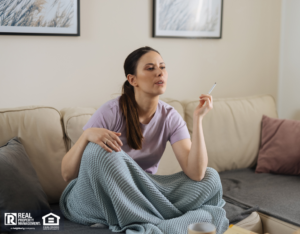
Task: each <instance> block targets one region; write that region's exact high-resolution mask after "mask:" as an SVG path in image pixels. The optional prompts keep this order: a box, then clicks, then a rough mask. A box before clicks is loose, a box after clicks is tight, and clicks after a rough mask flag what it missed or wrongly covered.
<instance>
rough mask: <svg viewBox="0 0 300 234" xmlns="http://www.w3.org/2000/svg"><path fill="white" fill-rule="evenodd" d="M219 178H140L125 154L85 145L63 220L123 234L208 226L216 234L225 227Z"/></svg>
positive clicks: (63, 200) (210, 174)
mask: <svg viewBox="0 0 300 234" xmlns="http://www.w3.org/2000/svg"><path fill="white" fill-rule="evenodd" d="M222 195H223V192H222V184H221V180H220V177H219V173H218V172H217V171H216V170H215V169H213V168H211V167H207V170H206V174H205V177H204V179H203V180H202V181H194V180H191V179H190V178H189V177H188V176H187V175H186V174H185V173H184V172H183V171H180V172H178V173H175V174H172V175H153V174H150V173H147V172H145V171H144V170H143V169H142V168H141V167H140V166H139V165H138V164H137V163H136V162H135V161H134V160H133V159H132V158H131V157H130V156H129V155H128V154H127V153H126V152H124V151H120V152H115V151H113V152H111V153H109V152H107V151H105V150H104V149H103V148H102V147H101V146H99V145H98V144H95V143H93V142H89V143H88V144H87V146H86V148H85V150H84V152H83V155H82V159H81V164H80V168H79V174H78V177H77V178H75V179H73V180H72V181H70V183H69V184H68V185H67V187H66V188H65V190H64V191H63V193H62V195H61V197H60V202H59V206H60V209H61V211H62V213H63V215H64V216H65V217H66V218H67V219H69V220H70V221H72V222H75V223H79V224H82V225H89V226H91V225H93V224H95V223H98V224H104V225H107V226H109V229H110V230H111V231H112V232H124V231H125V232H126V234H142V233H143V234H144V233H145V234H163V233H164V234H183V233H187V229H188V225H189V224H192V223H197V222H210V223H212V224H214V225H215V226H216V228H217V234H222V233H224V232H225V231H226V230H227V229H228V227H229V220H228V219H227V218H226V211H225V210H224V209H223V206H224V205H225V203H226V202H225V200H223V199H222Z"/></svg>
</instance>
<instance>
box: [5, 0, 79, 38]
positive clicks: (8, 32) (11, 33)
mask: <svg viewBox="0 0 300 234" xmlns="http://www.w3.org/2000/svg"><path fill="white" fill-rule="evenodd" d="M8 1H9V2H10V3H12V2H13V1H16V0H3V2H2V4H5V3H6V2H8ZM47 1H53V0H47ZM62 1H64V0H62ZM73 3H75V4H76V6H75V11H74V13H75V14H74V17H75V19H73V22H75V23H76V26H74V27H73V28H74V29H73V30H74V32H71V33H66V32H62V33H60V32H53V33H51V32H26V28H25V27H22V28H24V29H22V30H25V32H17V31H18V30H17V29H18V28H17V27H18V26H14V27H15V28H16V30H15V31H16V32H13V31H5V26H3V25H2V24H1V22H2V21H1V17H0V36H1V35H24V36H26V35H34V36H80V0H74V2H73ZM0 13H1V4H0ZM0 15H1V14H0ZM27 28H28V31H32V30H34V31H35V30H38V29H41V30H47V28H49V30H50V29H53V30H60V31H63V29H64V28H62V27H61V28H58V27H54V26H52V27H36V26H35V27H27ZM10 30H14V29H12V26H10ZM69 30H70V29H69Z"/></svg>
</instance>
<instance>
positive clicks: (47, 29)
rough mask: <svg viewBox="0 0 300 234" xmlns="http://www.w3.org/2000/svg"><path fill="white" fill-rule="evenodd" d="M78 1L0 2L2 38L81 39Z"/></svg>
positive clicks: (9, 0)
mask: <svg viewBox="0 0 300 234" xmlns="http://www.w3.org/2000/svg"><path fill="white" fill-rule="evenodd" d="M79 3H80V0H22V1H20V0H2V1H0V36H1V35H36V36H80V5H79Z"/></svg>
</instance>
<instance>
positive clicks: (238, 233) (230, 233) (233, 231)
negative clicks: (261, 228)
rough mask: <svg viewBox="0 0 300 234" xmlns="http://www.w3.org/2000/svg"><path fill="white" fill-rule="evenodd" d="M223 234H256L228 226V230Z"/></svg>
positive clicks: (231, 225)
mask: <svg viewBox="0 0 300 234" xmlns="http://www.w3.org/2000/svg"><path fill="white" fill-rule="evenodd" d="M223 234H258V233H256V232H252V231H249V230H247V229H244V228H241V227H238V226H236V225H233V224H230V225H229V228H228V229H227V231H226V232H224V233H223Z"/></svg>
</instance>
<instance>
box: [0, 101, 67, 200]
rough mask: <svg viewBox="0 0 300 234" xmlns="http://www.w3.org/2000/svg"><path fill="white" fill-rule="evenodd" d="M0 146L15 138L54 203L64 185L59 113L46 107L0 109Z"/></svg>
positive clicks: (62, 145) (63, 153) (64, 143)
mask: <svg viewBox="0 0 300 234" xmlns="http://www.w3.org/2000/svg"><path fill="white" fill-rule="evenodd" d="M0 129H1V130H0V146H2V145H5V144H6V143H7V142H8V141H9V140H10V139H12V138H13V137H15V136H18V138H19V140H20V142H21V143H22V145H23V146H24V148H25V151H26V153H27V154H28V157H29V159H30V162H31V164H32V166H33V168H34V169H35V171H36V173H37V176H38V179H39V181H40V183H41V186H42V188H43V190H44V191H45V193H46V195H47V198H48V202H49V203H57V202H58V201H59V197H60V195H61V193H62V191H63V190H64V188H65V187H66V186H67V183H66V182H65V181H64V180H63V178H62V175H61V161H62V158H63V157H64V155H65V154H66V153H67V146H66V141H65V139H64V130H63V127H62V119H61V115H60V112H59V111H58V110H56V109H55V108H52V107H47V106H23V107H16V108H9V109H7V108H6V109H0Z"/></svg>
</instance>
